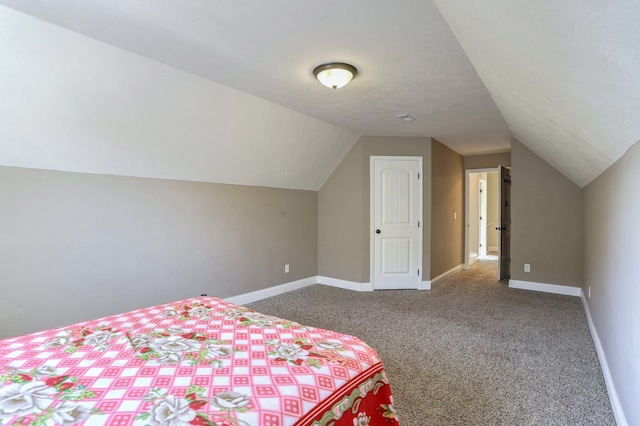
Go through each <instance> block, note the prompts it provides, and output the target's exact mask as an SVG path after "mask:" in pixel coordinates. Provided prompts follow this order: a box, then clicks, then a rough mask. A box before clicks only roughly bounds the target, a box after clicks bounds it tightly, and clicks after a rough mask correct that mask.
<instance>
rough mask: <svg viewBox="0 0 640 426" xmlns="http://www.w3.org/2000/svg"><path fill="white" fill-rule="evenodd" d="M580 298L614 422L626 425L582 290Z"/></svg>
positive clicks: (619, 425)
mask: <svg viewBox="0 0 640 426" xmlns="http://www.w3.org/2000/svg"><path fill="white" fill-rule="evenodd" d="M580 299H582V305H583V306H584V313H585V314H586V316H587V323H588V324H589V330H590V331H591V338H592V339H593V344H594V345H595V347H596V353H597V354H598V359H599V360H600V367H601V368H602V374H603V375H604V383H605V384H606V385H607V393H608V394H609V401H610V402H611V410H612V411H613V415H614V416H615V418H616V424H617V425H618V426H628V425H629V423H627V418H626V416H625V415H624V411H623V410H622V405H621V404H620V398H618V392H617V391H616V386H615V384H614V383H613V377H612V376H611V370H609V363H608V362H607V356H606V355H605V353H604V348H603V347H602V342H600V337H598V332H597V331H596V326H595V324H594V323H593V319H592V318H591V312H589V305H588V304H587V299H586V298H585V297H584V293H583V292H581V293H580Z"/></svg>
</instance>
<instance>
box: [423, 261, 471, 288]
mask: <svg viewBox="0 0 640 426" xmlns="http://www.w3.org/2000/svg"><path fill="white" fill-rule="evenodd" d="M460 271H462V265H458V266H456V267H454V268H451V269H449V270H448V271H447V272H445V273H443V274H440V275H438V276H437V277H435V278H433V279H431V281H429V283H430V284H429V288H431V284H436V283H438V282H440V281H442V280H444V279H445V278H449V277H450V276H451V275H453V274H457V273H458V272H460ZM423 282H424V281H423Z"/></svg>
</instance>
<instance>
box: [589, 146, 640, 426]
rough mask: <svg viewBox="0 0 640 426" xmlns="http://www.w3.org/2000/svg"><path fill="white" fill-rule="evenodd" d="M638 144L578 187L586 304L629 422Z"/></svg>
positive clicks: (635, 365) (639, 349) (636, 384)
mask: <svg viewBox="0 0 640 426" xmlns="http://www.w3.org/2000/svg"><path fill="white" fill-rule="evenodd" d="M639 185H640V143H637V144H636V145H635V146H633V147H632V148H631V149H630V150H629V151H628V152H627V153H626V154H625V155H624V156H623V157H622V158H621V159H620V160H619V161H618V162H617V163H615V164H614V165H613V166H611V167H610V168H609V169H607V170H606V171H605V172H604V173H602V174H601V175H600V176H599V177H598V178H597V179H595V180H594V181H593V182H591V183H590V184H589V185H588V186H587V187H586V188H585V191H584V207H585V226H584V229H585V250H584V256H585V268H584V271H585V285H584V287H583V291H584V294H585V296H586V295H588V291H589V286H590V287H591V298H587V299H586V300H587V305H588V306H589V311H590V313H591V317H592V319H593V323H594V326H595V328H596V330H597V332H598V335H599V337H600V342H601V343H602V348H603V350H604V352H605V354H606V358H607V363H608V365H609V370H610V372H611V377H612V378H613V381H614V383H615V388H616V391H617V394H618V397H619V399H620V403H621V406H622V408H623V410H624V412H625V416H626V418H627V422H628V424H629V425H640V405H639V404H638V397H639V396H640V278H639V275H638V269H637V268H638V265H640V250H638V245H639V242H640V197H639V196H638V193H639V191H638V188H639Z"/></svg>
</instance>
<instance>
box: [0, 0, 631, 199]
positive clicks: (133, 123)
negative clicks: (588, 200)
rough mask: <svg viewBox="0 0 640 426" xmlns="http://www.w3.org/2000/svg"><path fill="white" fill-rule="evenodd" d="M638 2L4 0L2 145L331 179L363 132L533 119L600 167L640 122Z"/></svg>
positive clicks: (472, 142)
mask: <svg viewBox="0 0 640 426" xmlns="http://www.w3.org/2000/svg"><path fill="white" fill-rule="evenodd" d="M632 3H633V2H623V1H620V2H602V1H596V0H592V1H587V2H584V1H578V0H567V1H562V2H554V1H552V0H543V1H537V2H529V1H525V0H514V1H509V2H504V1H497V0H481V1H476V2H467V1H464V0H435V3H434V2H432V1H428V0H427V1H424V0H407V1H403V2H388V1H377V0H376V1H371V0H350V1H348V2H344V1H339V0H326V1H323V2H315V3H309V2H292V1H288V0H272V1H269V2H264V1H258V0H248V1H241V2H240V1H236V2H205V1H198V0H182V1H180V2H176V1H171V0H140V1H136V2H128V1H121V0H102V1H99V2H87V1H86V0H66V1H51V0H0V4H4V5H6V6H9V7H10V8H11V9H9V8H4V7H1V6H0V17H1V18H2V19H4V22H2V23H0V31H2V39H3V40H10V42H11V43H0V61H3V62H4V64H3V69H0V89H2V90H3V95H5V96H3V102H2V104H0V114H2V115H1V116H0V119H1V120H2V121H3V126H0V137H2V139H3V141H2V144H0V164H5V165H21V166H24V167H43V168H54V169H61V170H67V169H73V170H76V171H93V172H98V173H112V174H129V175H134V176H149V177H161V178H172V179H188V180H204V181H212V182H225V183H243V184H256V185H266V186H276V187H284V188H300V189H318V188H319V186H320V185H321V184H322V182H324V180H325V179H326V177H327V176H328V175H329V174H330V173H331V171H332V170H333V169H334V168H335V166H336V165H337V164H338V162H339V161H340V159H341V158H342V157H343V156H344V154H345V153H346V152H347V150H348V149H349V148H350V147H351V145H352V144H353V143H354V142H355V140H356V139H357V138H358V136H360V135H370V136H418V137H435V138H437V139H438V140H440V141H442V142H443V143H445V144H446V145H447V146H449V147H450V148H452V149H454V150H456V151H457V152H459V153H461V154H463V155H467V154H478V153H485V152H500V151H504V150H508V149H509V146H510V139H511V138H512V137H516V138H517V139H519V140H520V141H521V142H522V143H523V144H525V145H526V146H527V147H529V148H530V149H531V150H533V151H534V152H536V153H537V154H538V155H540V156H541V157H542V158H544V159H545V160H546V161H548V162H549V163H550V164H551V165H553V166H554V167H556V168H557V169H558V170H560V171H561V172H562V173H564V174H565V175H566V176H568V177H569V178H570V179H572V180H573V181H574V182H576V183H577V184H579V185H581V186H583V185H585V184H587V183H588V182H590V181H591V180H592V179H593V178H595V177H596V176H597V175H598V174H599V173H600V172H602V171H603V170H604V169H606V168H607V167H608V166H609V165H610V164H612V163H613V162H614V161H615V160H617V159H618V158H620V156H621V155H622V154H623V153H624V152H625V151H626V149H628V148H629V147H630V146H631V145H632V144H633V143H635V142H636V141H637V140H638V139H639V138H640V120H638V119H636V117H635V116H634V115H635V113H636V111H638V110H640V84H638V82H639V81H640V74H639V73H640V54H639V53H638V49H639V48H638V46H640V43H638V41H639V30H638V29H637V27H640V26H638V25H636V23H637V22H639V21H640V20H639V18H640V16H639V9H640V8H637V7H634V5H633V4H632ZM436 5H437V7H436ZM15 10H18V11H21V12H23V13H26V14H27V15H31V16H27V15H23V14H22V13H18V12H16V11H15ZM443 16H444V17H443ZM33 17H36V18H38V19H34V18H33ZM445 19H446V20H445ZM40 20H43V21H45V22H43V21H40ZM46 22H48V23H51V24H54V25H50V24H47V23H46ZM452 30H453V31H452ZM11 45H13V47H12V46H11ZM17 46H19V48H18V47H17ZM121 49H122V50H121ZM331 60H338V61H346V62H350V63H353V64H354V65H355V66H357V67H358V69H359V70H360V74H359V76H358V77H357V78H356V79H355V80H354V81H353V82H352V83H351V84H350V85H349V86H347V87H345V88H343V89H340V90H337V91H331V90H329V89H326V88H324V87H323V86H321V85H320V84H318V83H317V82H316V81H314V79H313V76H312V75H311V71H312V69H313V68H314V66H315V65H318V64H320V63H322V62H326V61H331ZM16 81H18V82H20V84H17V85H16V84H14V83H15V82H16ZM34 83H36V84H34ZM36 89H37V90H36ZM38 93H41V94H44V95H45V96H39V95H38ZM494 101H495V102H494ZM97 106H99V107H97ZM400 113H409V114H411V115H412V116H414V117H415V118H416V121H414V122H411V123H404V122H402V121H400V120H399V119H398V118H396V117H395V116H396V114H400ZM133 117H135V119H134V118H133ZM5 123H10V125H9V126H5ZM34 123H36V124H37V126H36V127H34Z"/></svg>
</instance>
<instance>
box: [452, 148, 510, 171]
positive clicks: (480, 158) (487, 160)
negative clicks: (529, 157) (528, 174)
mask: <svg viewBox="0 0 640 426" xmlns="http://www.w3.org/2000/svg"><path fill="white" fill-rule="evenodd" d="M463 164H464V169H465V170H471V169H491V168H494V167H498V166H504V167H510V166H511V153H510V152H501V153H499V154H483V155H467V156H465V157H464V158H463Z"/></svg>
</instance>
